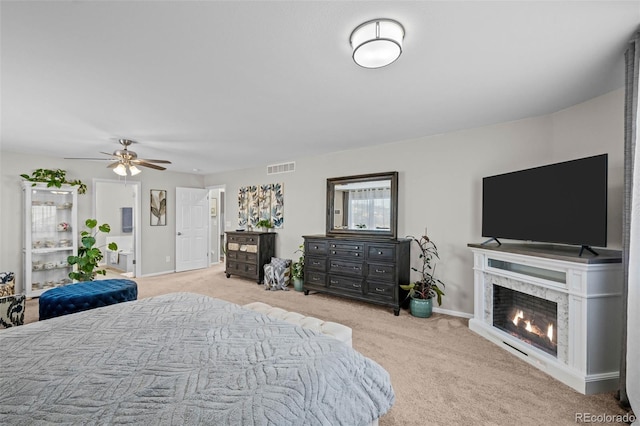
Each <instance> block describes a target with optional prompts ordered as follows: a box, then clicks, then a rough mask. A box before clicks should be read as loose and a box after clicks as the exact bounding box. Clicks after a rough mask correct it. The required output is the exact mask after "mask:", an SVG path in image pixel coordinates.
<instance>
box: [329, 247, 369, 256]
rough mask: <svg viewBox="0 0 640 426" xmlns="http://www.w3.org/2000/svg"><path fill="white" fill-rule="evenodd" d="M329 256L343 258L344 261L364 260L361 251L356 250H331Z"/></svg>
mask: <svg viewBox="0 0 640 426" xmlns="http://www.w3.org/2000/svg"><path fill="white" fill-rule="evenodd" d="M329 256H331V257H341V258H343V259H363V258H364V256H363V255H362V252H361V251H354V250H340V249H332V248H330V249H329Z"/></svg>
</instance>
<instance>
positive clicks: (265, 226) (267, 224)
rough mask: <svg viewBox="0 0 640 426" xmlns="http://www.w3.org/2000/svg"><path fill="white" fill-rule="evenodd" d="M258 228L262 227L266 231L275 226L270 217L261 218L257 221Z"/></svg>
mask: <svg viewBox="0 0 640 426" xmlns="http://www.w3.org/2000/svg"><path fill="white" fill-rule="evenodd" d="M256 228H262V229H264V230H265V231H269V229H271V228H273V224H272V223H271V221H270V220H268V219H260V220H259V221H258V223H256Z"/></svg>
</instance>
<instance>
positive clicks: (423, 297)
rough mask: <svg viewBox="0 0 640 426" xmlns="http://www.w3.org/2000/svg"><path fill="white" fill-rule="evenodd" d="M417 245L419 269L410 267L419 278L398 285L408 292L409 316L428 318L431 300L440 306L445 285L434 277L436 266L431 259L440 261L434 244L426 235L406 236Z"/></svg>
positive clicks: (431, 307)
mask: <svg viewBox="0 0 640 426" xmlns="http://www.w3.org/2000/svg"><path fill="white" fill-rule="evenodd" d="M407 238H410V239H411V240H412V241H413V242H415V243H416V244H417V245H418V248H419V249H420V255H419V257H418V259H419V260H420V263H421V265H420V268H415V267H413V266H412V267H411V270H412V271H415V272H418V274H420V278H419V279H418V280H417V281H415V282H413V283H411V284H408V285H400V287H401V288H402V289H403V290H406V291H408V292H409V294H408V295H407V298H409V299H410V300H411V302H410V305H409V306H410V309H411V315H413V316H416V317H421V318H429V317H430V316H431V313H432V309H433V298H434V297H435V298H436V300H437V301H438V306H440V305H441V304H442V296H444V287H445V284H444V283H443V282H442V281H441V280H440V279H438V278H436V277H435V274H436V265H435V264H432V262H433V259H434V258H436V259H440V256H439V255H438V248H437V247H436V245H435V243H434V242H433V241H432V240H431V239H429V237H427V236H426V235H423V236H422V237H420V238H416V237H414V236H411V235H409V236H407Z"/></svg>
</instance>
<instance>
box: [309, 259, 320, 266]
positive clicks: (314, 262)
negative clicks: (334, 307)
mask: <svg viewBox="0 0 640 426" xmlns="http://www.w3.org/2000/svg"><path fill="white" fill-rule="evenodd" d="M311 264H312V265H319V264H320V262H316V261H315V260H314V261H313V262H311Z"/></svg>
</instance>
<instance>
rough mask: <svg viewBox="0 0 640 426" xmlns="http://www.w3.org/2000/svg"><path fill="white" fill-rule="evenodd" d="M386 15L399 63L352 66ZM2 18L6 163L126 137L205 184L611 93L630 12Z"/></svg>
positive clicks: (604, 8)
mask: <svg viewBox="0 0 640 426" xmlns="http://www.w3.org/2000/svg"><path fill="white" fill-rule="evenodd" d="M380 17H384V18H391V19H395V20H397V21H399V22H401V23H402V24H403V26H404V27H405V31H406V36H405V41H404V52H403V54H402V56H401V57H400V59H399V60H398V61H396V62H395V63H393V64H392V65H390V66H388V67H385V68H381V69H377V70H367V69H363V68H360V67H358V66H357V65H355V64H354V63H353V61H352V60H351V49H350V46H349V35H350V33H351V31H352V30H353V29H354V28H355V27H356V26H357V25H359V24H360V23H362V22H364V21H367V20H369V19H373V18H380ZM0 18H1V25H2V26H1V33H0V35H1V43H2V44H1V47H2V49H1V58H0V59H1V63H0V66H1V89H2V105H1V106H2V110H1V111H2V117H1V118H2V121H1V125H2V128H1V132H2V133H1V143H2V150H5V151H13V152H26V153H28V152H34V151H38V152H39V153H40V154H43V155H49V156H54V157H100V154H99V152H100V151H106V152H112V151H114V150H115V149H118V148H120V146H119V145H118V143H117V139H118V138H130V139H134V140H136V141H138V142H139V143H138V144H137V145H135V146H133V147H132V149H133V150H135V151H136V152H137V153H138V156H140V157H143V158H152V159H158V158H159V159H169V160H171V161H172V162H173V164H172V165H169V166H168V169H169V170H173V171H178V172H186V173H193V172H194V169H197V173H214V172H219V171H224V170H230V169H238V168H246V167H255V166H263V165H264V166H266V165H267V164H273V163H279V162H286V161H290V160H294V159H296V158H300V157H306V156H313V155H314V154H319V153H324V152H332V151H340V150H346V149H352V148H357V147H363V146H368V145H375V144H383V143H388V142H393V141H399V140H404V139H411V138H416V137H421V136H427V135H432V134H438V133H444V132H450V131H454V130H458V129H464V128H471V127H476V126H482V125H487V124H492V123H499V122H505V121H510V120H516V119H520V118H524V117H531V116H538V115H543V114H547V113H551V112H555V111H558V110H561V109H563V108H566V107H569V106H571V105H575V104H577V103H579V102H582V101H585V100H588V99H590V98H593V97H595V96H598V95H601V94H604V93H606V92H609V91H611V90H614V89H616V88H619V87H622V86H623V78H624V72H623V52H624V49H625V46H626V43H627V41H628V40H629V39H630V38H631V36H632V34H633V32H634V31H635V30H636V29H637V28H638V24H639V23H640V1H637V0H636V1H494V2H488V1H466V2H465V1H411V2H401V1H372V2H368V1H278V2H276V1H256V2H248V1H155V2H152V1H128V2H126V1H125V2H122V1H119V2H115V1H113V2H112V1H64V2H60V1H43V2H33V1H29V2H26V1H25V2H8V1H3V2H2V3H1V5H0ZM79 161H80V160H79ZM44 166H46V165H43V167H44ZM145 172H147V170H145ZM148 172H149V173H161V172H158V171H151V170H148Z"/></svg>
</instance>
